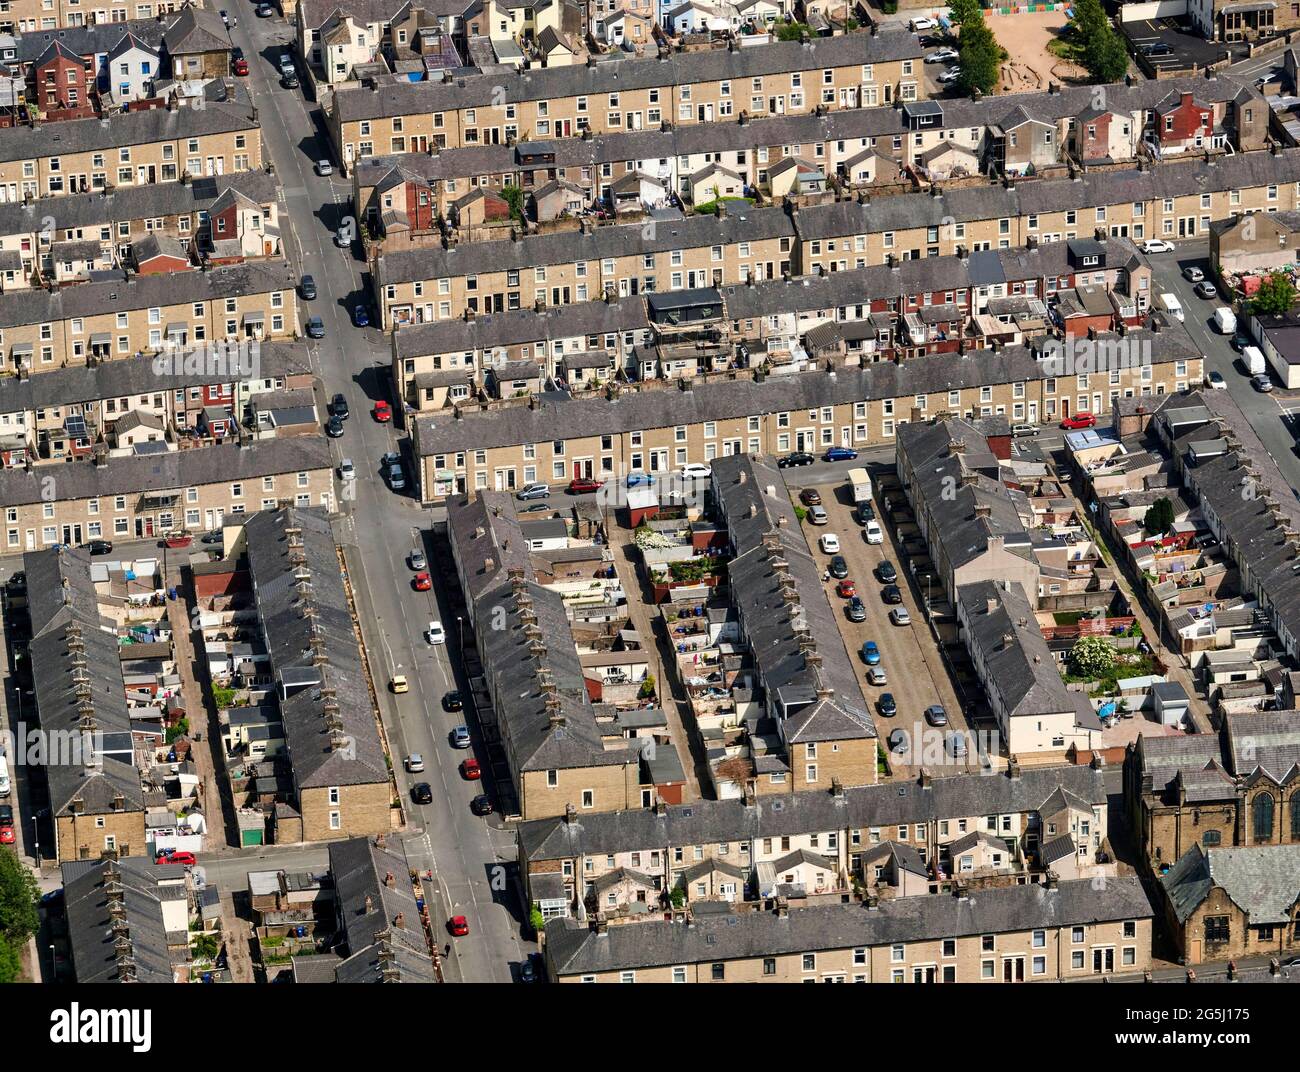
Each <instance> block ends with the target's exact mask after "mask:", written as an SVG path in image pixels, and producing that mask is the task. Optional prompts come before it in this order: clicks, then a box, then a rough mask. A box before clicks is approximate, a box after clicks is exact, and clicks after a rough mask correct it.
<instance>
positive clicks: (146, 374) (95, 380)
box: [0, 343, 313, 467]
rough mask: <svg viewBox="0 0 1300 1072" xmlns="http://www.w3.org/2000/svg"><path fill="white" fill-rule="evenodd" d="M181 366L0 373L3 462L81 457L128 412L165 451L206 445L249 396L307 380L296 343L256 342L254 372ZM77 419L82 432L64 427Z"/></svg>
mask: <svg viewBox="0 0 1300 1072" xmlns="http://www.w3.org/2000/svg"><path fill="white" fill-rule="evenodd" d="M250 357H251V355H250ZM181 366H182V367H180V368H175V369H163V370H161V371H160V370H159V368H158V367H156V365H155V362H154V359H153V358H151V357H149V356H147V355H144V356H141V357H133V358H127V359H125V360H122V361H108V362H103V363H100V364H94V365H89V366H73V367H69V368H60V369H52V370H50V371H49V372H46V373H44V374H43V375H40V376H36V377H23V378H21V379H20V378H19V377H16V376H6V377H0V448H2V449H3V450H4V459H3V460H4V464H5V465H6V466H8V467H14V466H23V465H28V464H32V465H37V466H39V465H42V464H47V463H63V462H66V461H68V460H70V459H76V458H87V457H89V456H90V455H92V454H93V453H94V449H95V443H96V442H99V441H100V436H101V435H102V437H103V441H104V442H107V443H112V442H114V437H115V426H116V424H117V422H118V421H119V420H120V419H121V418H122V417H124V416H126V415H127V414H136V415H141V416H146V417H149V418H153V419H154V420H155V421H156V422H157V423H158V425H159V426H160V428H161V429H162V431H163V432H164V433H165V437H166V441H167V442H168V444H169V448H168V449H176V448H180V449H186V448H190V447H202V446H209V445H211V444H212V443H213V442H214V441H216V440H218V439H221V438H224V437H226V436H229V435H233V434H235V433H236V431H237V429H236V424H237V422H238V421H239V420H240V419H241V418H242V417H243V416H244V414H245V412H246V409H247V407H248V404H249V402H250V401H251V400H252V399H253V398H255V397H257V396H259V395H262V394H264V393H266V392H269V391H280V390H285V389H288V390H295V389H300V388H310V387H311V386H312V382H313V379H312V372H311V366H310V358H309V355H308V353H307V348H306V347H305V346H303V345H301V344H296V343H264V344H261V345H260V346H259V348H258V350H257V354H256V362H255V368H254V370H253V373H254V374H247V373H246V372H245V369H244V368H243V367H238V366H239V360H238V358H236V359H233V360H231V361H230V362H229V363H228V367H227V368H225V369H217V368H212V367H208V363H207V362H196V363H195V364H194V366H193V367H190V368H186V367H184V363H183V362H182V363H181ZM218 414H220V416H218ZM78 416H79V417H81V418H82V420H83V421H84V422H85V426H86V434H85V435H84V436H75V435H71V434H69V432H68V423H69V418H72V417H78ZM19 443H21V446H19ZM118 449H119V450H121V449H122V448H121V447H120V446H119V448H118Z"/></svg>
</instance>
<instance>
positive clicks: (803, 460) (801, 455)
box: [776, 450, 817, 469]
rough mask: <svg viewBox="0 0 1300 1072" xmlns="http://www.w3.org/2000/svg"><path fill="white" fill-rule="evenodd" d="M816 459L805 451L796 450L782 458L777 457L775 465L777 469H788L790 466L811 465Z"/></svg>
mask: <svg viewBox="0 0 1300 1072" xmlns="http://www.w3.org/2000/svg"><path fill="white" fill-rule="evenodd" d="M816 460H817V459H816V458H814V457H813V456H812V455H811V454H809V453H808V452H807V451H803V450H797V451H795V452H794V453H793V454H787V455H786V456H785V457H784V458H779V459H778V460H777V463H776V467H777V468H778V469H789V468H791V467H792V466H800V465H812V464H813V462H815V461H816Z"/></svg>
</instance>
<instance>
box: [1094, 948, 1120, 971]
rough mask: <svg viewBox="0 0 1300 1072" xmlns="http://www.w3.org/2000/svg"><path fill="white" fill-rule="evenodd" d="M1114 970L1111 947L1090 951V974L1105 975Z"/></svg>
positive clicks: (1113, 956)
mask: <svg viewBox="0 0 1300 1072" xmlns="http://www.w3.org/2000/svg"><path fill="white" fill-rule="evenodd" d="M1114 970H1115V950H1114V948H1113V947H1111V946H1107V947H1106V948H1105V949H1094V950H1093V951H1092V974H1093V975H1105V974H1107V973H1109V972H1113V971H1114Z"/></svg>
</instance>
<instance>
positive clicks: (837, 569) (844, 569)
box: [823, 532, 849, 581]
mask: <svg viewBox="0 0 1300 1072" xmlns="http://www.w3.org/2000/svg"><path fill="white" fill-rule="evenodd" d="M826 535H827V536H833V535H834V533H830V532H828V533H827V534H826ZM823 539H825V537H823ZM837 542H838V537H837ZM826 568H827V570H828V571H829V572H830V575H831V576H832V577H834V578H835V579H836V580H837V581H840V580H843V579H844V578H845V577H847V576H848V575H849V564H848V562H847V561H846V560H845V558H844V556H843V555H836V556H835V557H834V558H832V559H831V564H830V565H829V566H827V567H826Z"/></svg>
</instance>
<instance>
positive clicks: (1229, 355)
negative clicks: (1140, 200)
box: [1149, 239, 1300, 490]
mask: <svg viewBox="0 0 1300 1072" xmlns="http://www.w3.org/2000/svg"><path fill="white" fill-rule="evenodd" d="M1208 256H1209V243H1208V241H1207V240H1205V239H1197V240H1194V241H1183V242H1179V243H1178V247H1177V249H1176V250H1175V251H1174V252H1173V253H1158V254H1153V255H1151V256H1150V257H1149V260H1150V261H1151V270H1152V276H1153V279H1152V288H1153V290H1154V293H1155V300H1156V301H1159V295H1160V294H1163V293H1165V292H1169V291H1172V292H1173V293H1174V294H1175V295H1176V296H1177V298H1178V300H1179V301H1180V302H1181V303H1182V306H1183V312H1184V315H1185V316H1186V320H1185V321H1184V324H1183V326H1184V327H1186V328H1187V331H1188V333H1189V334H1190V335H1191V336H1192V340H1193V341H1194V342H1195V343H1196V345H1197V346H1198V347H1199V348H1200V350H1201V353H1202V354H1204V355H1205V371H1206V373H1207V374H1208V373H1209V372H1211V371H1213V372H1218V373H1219V374H1220V375H1222V376H1223V378H1224V380H1225V381H1226V382H1227V385H1228V387H1227V390H1228V393H1229V394H1230V395H1231V396H1232V399H1233V401H1234V402H1236V403H1237V405H1238V406H1239V407H1240V408H1241V412H1242V413H1243V414H1244V415H1245V417H1246V419H1247V421H1249V422H1250V425H1251V427H1252V428H1254V429H1255V432H1256V434H1257V435H1258V436H1259V438H1260V440H1261V441H1262V442H1263V444H1264V448H1265V449H1266V450H1267V451H1268V453H1269V455H1270V456H1271V457H1272V458H1273V461H1274V462H1275V463H1276V464H1277V466H1278V468H1279V469H1280V470H1281V471H1282V475H1283V476H1285V477H1286V479H1287V480H1288V481H1289V482H1290V484H1291V487H1292V489H1293V490H1294V489H1300V457H1297V455H1296V440H1295V436H1294V435H1293V433H1292V431H1291V428H1290V426H1289V423H1288V421H1287V416H1288V415H1289V414H1292V413H1300V392H1296V391H1285V390H1283V389H1282V388H1280V387H1276V388H1275V389H1274V390H1273V391H1272V392H1271V393H1270V394H1264V393H1263V392H1261V391H1256V390H1255V388H1253V387H1252V386H1251V385H1250V377H1249V376H1248V375H1247V374H1246V372H1245V369H1244V368H1243V367H1242V366H1241V364H1240V360H1241V359H1240V357H1239V355H1238V354H1237V353H1236V352H1235V351H1234V350H1233V349H1232V346H1231V344H1230V342H1229V337H1228V336H1224V335H1220V334H1219V333H1218V332H1217V331H1215V330H1214V328H1213V327H1212V326H1211V324H1210V318H1211V317H1212V316H1213V315H1214V310H1215V309H1217V308H1218V307H1219V306H1220V305H1226V304H1227V302H1226V301H1224V300H1223V299H1222V297H1221V298H1220V299H1219V300H1209V301H1207V300H1206V299H1204V298H1200V297H1197V295H1196V293H1195V292H1194V290H1193V287H1194V285H1195V284H1193V283H1190V282H1188V281H1187V280H1186V279H1185V278H1183V275H1182V271H1183V269H1184V268H1187V267H1189V266H1193V265H1194V266H1196V267H1198V268H1200V269H1201V270H1202V271H1204V272H1205V274H1206V276H1207V277H1208V276H1209V274H1210V273H1209V262H1208Z"/></svg>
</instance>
